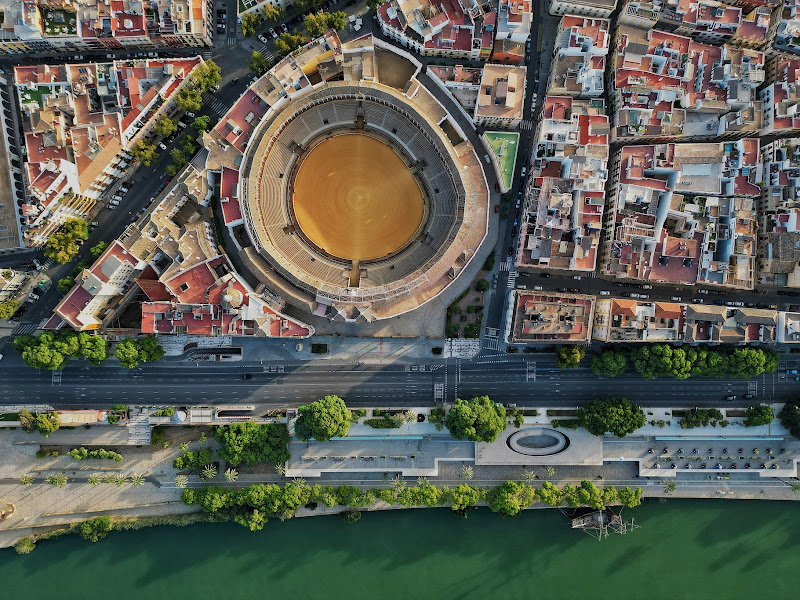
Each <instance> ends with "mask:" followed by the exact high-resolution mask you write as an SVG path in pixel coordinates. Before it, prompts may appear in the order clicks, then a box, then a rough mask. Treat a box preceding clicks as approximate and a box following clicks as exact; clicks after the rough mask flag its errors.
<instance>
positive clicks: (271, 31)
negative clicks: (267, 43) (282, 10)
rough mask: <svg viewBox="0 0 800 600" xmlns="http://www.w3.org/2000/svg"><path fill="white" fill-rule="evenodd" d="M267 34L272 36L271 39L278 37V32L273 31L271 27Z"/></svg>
mask: <svg viewBox="0 0 800 600" xmlns="http://www.w3.org/2000/svg"><path fill="white" fill-rule="evenodd" d="M269 34H270V35H271V36H272V39H273V40H275V39H278V34H277V33H276V32H275V30H274V29H273V28H272V27H270V28H269Z"/></svg>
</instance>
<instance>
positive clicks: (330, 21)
mask: <svg viewBox="0 0 800 600" xmlns="http://www.w3.org/2000/svg"><path fill="white" fill-rule="evenodd" d="M345 27H347V13H345V12H342V11H337V12H332V13H329V12H325V11H319V12H317V13H311V14H310V15H307V16H306V20H305V29H306V34H307V35H308V37H310V38H315V37H319V36H321V35H322V34H323V33H325V32H326V31H328V30H329V29H336V30H341V29H344V28H345Z"/></svg>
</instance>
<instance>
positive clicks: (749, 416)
mask: <svg viewBox="0 0 800 600" xmlns="http://www.w3.org/2000/svg"><path fill="white" fill-rule="evenodd" d="M774 418H775V411H774V410H773V409H772V407H771V406H767V405H766V404H760V405H759V406H751V407H750V408H748V409H747V413H746V415H745V420H744V426H745V427H758V426H759V425H769V424H770V423H772V419H774Z"/></svg>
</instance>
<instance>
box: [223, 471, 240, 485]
mask: <svg viewBox="0 0 800 600" xmlns="http://www.w3.org/2000/svg"><path fill="white" fill-rule="evenodd" d="M237 479H239V471H237V470H236V469H230V468H228V469H225V480H226V481H229V482H230V483H233V482H234V481H236V480H237Z"/></svg>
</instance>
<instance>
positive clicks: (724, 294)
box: [714, 290, 728, 296]
mask: <svg viewBox="0 0 800 600" xmlns="http://www.w3.org/2000/svg"><path fill="white" fill-rule="evenodd" d="M714 293H715V294H719V295H720V296H727V295H728V292H723V291H722V290H717V291H715V292H714Z"/></svg>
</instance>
